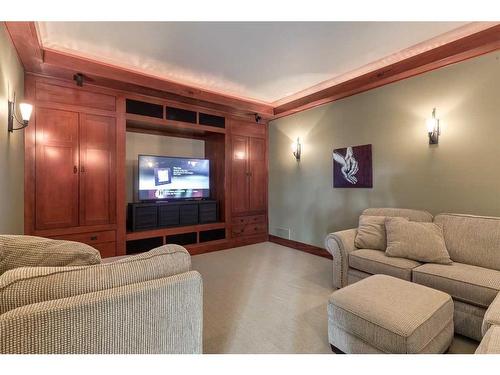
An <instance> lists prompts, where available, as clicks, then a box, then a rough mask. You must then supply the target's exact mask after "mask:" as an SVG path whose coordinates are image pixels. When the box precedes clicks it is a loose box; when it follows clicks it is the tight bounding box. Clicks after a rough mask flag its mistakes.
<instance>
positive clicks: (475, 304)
mask: <svg viewBox="0 0 500 375" xmlns="http://www.w3.org/2000/svg"><path fill="white" fill-rule="evenodd" d="M363 214H364V215H372V216H400V217H407V218H409V219H410V220H412V221H420V222H432V221H434V222H435V223H438V224H440V225H442V227H443V232H444V239H445V243H446V247H447V249H448V252H449V254H450V257H451V259H452V260H453V264H451V265H443V264H431V263H427V264H422V263H419V262H416V261H413V260H409V259H403V258H393V257H389V256H386V255H385V253H384V252H383V251H380V250H372V249H357V248H356V247H355V246H354V238H355V235H356V229H348V230H344V231H340V232H335V233H331V234H329V235H328V236H327V238H326V240H325V247H326V249H327V250H328V251H329V252H330V254H332V256H333V285H334V287H335V288H342V287H344V286H346V285H349V284H352V283H354V282H356V281H359V280H361V279H363V278H365V277H368V276H370V275H373V274H385V275H390V276H394V277H398V278H401V279H404V280H408V281H412V282H415V283H418V284H422V285H425V286H428V287H431V288H434V289H437V290H441V291H443V292H446V293H448V294H449V295H451V296H452V298H453V300H454V306H455V307H454V323H455V332H456V333H459V334H461V335H464V336H467V337H470V338H472V339H475V340H477V341H480V340H481V339H482V332H481V325H482V323H483V317H484V314H485V312H486V309H487V308H488V306H489V305H490V304H491V302H492V301H493V300H494V298H495V297H496V295H497V294H498V292H499V291H500V218H493V217H481V216H471V215H458V214H439V215H437V216H436V217H434V218H433V216H432V215H431V214H430V213H428V212H425V211H418V210H409V209H396V208H369V209H367V210H365V211H364V212H363Z"/></svg>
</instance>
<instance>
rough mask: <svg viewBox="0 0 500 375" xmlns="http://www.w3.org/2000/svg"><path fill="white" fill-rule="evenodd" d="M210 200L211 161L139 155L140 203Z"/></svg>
mask: <svg viewBox="0 0 500 375" xmlns="http://www.w3.org/2000/svg"><path fill="white" fill-rule="evenodd" d="M208 197H210V161H209V160H206V159H196V158H175V157H167V156H152V155H139V200H141V201H144V200H160V199H166V200H169V199H197V198H208Z"/></svg>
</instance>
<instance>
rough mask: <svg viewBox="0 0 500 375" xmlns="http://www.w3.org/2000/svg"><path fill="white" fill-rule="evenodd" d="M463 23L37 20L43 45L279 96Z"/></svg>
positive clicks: (220, 87)
mask: <svg viewBox="0 0 500 375" xmlns="http://www.w3.org/2000/svg"><path fill="white" fill-rule="evenodd" d="M464 24H465V23H464V22H315V23H307V22H271V23H259V22H251V23H244V22H239V23H236V22H234V23H233V22H231V23H223V22H198V23H197V22H39V23H38V24H37V27H38V31H39V34H40V38H41V42H42V45H43V46H44V47H45V48H51V49H55V50H59V51H64V52H69V53H73V54H76V55H79V56H84V57H89V58H95V59H98V60H100V61H103V62H108V63H112V64H114V65H118V66H121V67H125V68H129V69H134V70H137V71H140V72H143V73H147V74H151V75H155V76H158V77H161V78H164V79H169V80H172V81H176V82H179V83H184V84H188V85H194V86H198V87H202V88H205V89H209V90H213V91H216V92H222V93H226V94H230V95H235V96H240V97H245V98H251V99H254V100H258V101H263V102H274V101H277V100H278V99H282V98H283V97H286V96H289V95H292V94H294V93H297V92H298V91H301V90H305V89H308V88H310V87H311V86H314V85H317V84H319V83H321V82H323V81H325V80H331V79H335V78H336V77H339V76H342V75H345V74H347V73H349V72H352V71H353V70H356V69H359V68H360V67H363V66H365V65H367V64H370V63H374V62H376V61H379V60H380V59H383V58H385V57H388V56H390V55H392V54H395V53H397V52H400V51H401V50H404V49H407V48H409V47H411V46H414V45H416V44H418V43H421V42H424V41H427V40H429V39H431V38H434V37H436V36H438V35H441V34H443V33H446V32H448V31H450V30H453V29H456V28H458V27H460V26H463V25H464Z"/></svg>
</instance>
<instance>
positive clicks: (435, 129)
mask: <svg viewBox="0 0 500 375" xmlns="http://www.w3.org/2000/svg"><path fill="white" fill-rule="evenodd" d="M427 133H428V134H429V144H430V145H437V144H438V143H439V136H440V134H441V130H440V129H439V119H438V118H436V108H434V109H433V110H432V118H430V119H428V120H427Z"/></svg>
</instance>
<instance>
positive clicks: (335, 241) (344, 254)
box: [325, 229, 358, 288]
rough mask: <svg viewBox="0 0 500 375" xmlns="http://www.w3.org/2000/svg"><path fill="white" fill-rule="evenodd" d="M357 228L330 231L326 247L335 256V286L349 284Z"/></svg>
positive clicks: (339, 286) (341, 286) (340, 286)
mask: <svg viewBox="0 0 500 375" xmlns="http://www.w3.org/2000/svg"><path fill="white" fill-rule="evenodd" d="M357 231H358V230H357V229H347V230H343V231H340V232H334V233H330V234H329V235H328V236H326V239H325V248H326V250H327V251H328V252H329V253H330V254H332V256H333V286H334V287H335V288H343V287H344V286H347V269H348V268H349V253H350V252H351V251H353V250H355V249H356V248H355V247H354V237H356V233H357Z"/></svg>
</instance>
